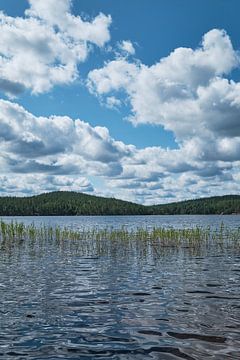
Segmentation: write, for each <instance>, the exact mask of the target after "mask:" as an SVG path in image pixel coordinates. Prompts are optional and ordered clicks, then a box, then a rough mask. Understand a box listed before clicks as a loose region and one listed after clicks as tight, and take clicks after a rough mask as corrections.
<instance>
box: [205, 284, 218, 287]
mask: <svg viewBox="0 0 240 360" xmlns="http://www.w3.org/2000/svg"><path fill="white" fill-rule="evenodd" d="M206 286H208V287H220V286H222V284H206Z"/></svg>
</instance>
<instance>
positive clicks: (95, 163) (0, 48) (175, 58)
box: [0, 0, 240, 204]
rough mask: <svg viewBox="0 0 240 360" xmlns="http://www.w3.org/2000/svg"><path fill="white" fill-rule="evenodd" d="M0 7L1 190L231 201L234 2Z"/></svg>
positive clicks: (31, 2) (236, 68)
mask: <svg viewBox="0 0 240 360" xmlns="http://www.w3.org/2000/svg"><path fill="white" fill-rule="evenodd" d="M0 10H1V12H0V34H1V36H0V169H1V172H0V196H8V195H14V196H15V195H17V196H29V195H35V194H39V193H43V192H49V191H57V190H69V191H80V192H85V193H88V194H93V195H100V196H107V197H109V196H110V197H115V198H120V199H124V200H128V201H134V202H138V203H143V204H158V203H166V202H173V201H180V200H185V199H193V198H199V197H207V196H215V195H225V194H239V193H240V191H239V188H240V187H239V185H240V167H239V165H240V55H239V47H240V36H239V33H240V32H239V19H238V18H239V15H238V14H239V11H240V3H239V1H238V0H211V1H209V0H201V1H199V0H169V1H163V0H131V1H116V0H72V1H71V0H41V1H39V0H8V1H6V0H0Z"/></svg>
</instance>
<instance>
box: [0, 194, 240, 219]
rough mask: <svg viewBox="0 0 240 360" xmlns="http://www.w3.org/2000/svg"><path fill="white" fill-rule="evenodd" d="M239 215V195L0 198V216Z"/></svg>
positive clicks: (55, 195) (48, 195)
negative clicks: (143, 200) (162, 199)
mask: <svg viewBox="0 0 240 360" xmlns="http://www.w3.org/2000/svg"><path fill="white" fill-rule="evenodd" d="M233 213H238V214H240V195H225V196H217V197H210V198H201V199H196V200H187V201H182V202H175V203H170V204H163V205H154V206H143V205H139V204H135V203H131V202H127V201H123V200H117V199H113V198H103V197H99V196H93V195H87V194H82V193H76V192H67V191H59V192H52V193H47V194H41V195H37V196H31V197H0V216H14V215H16V216H17V215H158V214H160V215H167V214H233Z"/></svg>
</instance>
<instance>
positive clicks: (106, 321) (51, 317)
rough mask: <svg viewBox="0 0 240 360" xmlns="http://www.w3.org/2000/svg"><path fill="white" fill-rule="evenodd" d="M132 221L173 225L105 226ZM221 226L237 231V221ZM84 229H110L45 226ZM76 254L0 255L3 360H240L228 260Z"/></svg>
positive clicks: (139, 251) (175, 254)
mask: <svg viewBox="0 0 240 360" xmlns="http://www.w3.org/2000/svg"><path fill="white" fill-rule="evenodd" d="M114 218H115V217H114ZM138 218H141V219H142V222H141V225H143V223H144V224H146V226H152V225H153V224H156V221H157V222H158V225H159V221H162V224H161V225H160V226H163V225H164V226H165V225H166V224H169V226H176V225H177V219H176V217H174V218H173V220H172V222H171V218H170V217H166V218H165V217H150V218H151V219H146V218H144V217H134V219H132V218H130V217H127V218H125V219H124V217H117V220H116V219H115V221H116V222H114V224H117V226H122V224H123V223H124V225H127V224H130V226H135V224H136V223H138ZM194 218H195V219H196V222H197V221H198V224H202V223H203V221H204V223H205V224H206V223H208V222H209V223H208V225H209V224H210V222H212V221H219V224H220V223H221V220H222V217H219V218H221V219H218V218H216V217H209V218H208V219H207V217H206V218H204V220H202V217H200V218H199V219H197V217H194ZM224 218H225V217H224ZM226 218H227V219H228V220H227V221H230V222H231V223H232V224H233V225H232V226H238V223H237V221H236V219H237V218H238V220H239V217H237V216H236V217H226ZM24 219H25V221H30V222H32V218H31V219H29V218H27V219H26V218H24ZM164 219H165V220H164ZM59 220H60V221H59ZM85 220H86V221H87V222H88V223H89V222H90V223H91V224H93V223H94V226H96V225H97V226H103V225H104V227H105V226H106V222H107V225H108V226H109V225H110V224H112V221H113V220H114V219H113V217H110V219H107V220H106V221H105V222H104V220H105V219H103V218H101V220H100V221H99V218H98V222H96V221H97V219H95V218H92V219H91V218H88V217H84V218H82V217H81V218H76V217H69V218H59V217H57V218H50V219H47V218H46V219H45V221H46V222H51V223H52V224H55V223H56V222H57V221H58V224H59V223H60V225H63V224H64V222H65V224H66V222H67V225H66V226H76V227H78V226H79V227H80V226H83V223H84V221H85ZM36 221H40V222H42V221H43V218H40V219H39V218H34V222H35V224H36ZM61 221H62V222H61ZM139 221H140V220H139ZM164 221H165V223H163V222H164ZM187 221H189V224H190V223H191V225H193V218H192V219H189V220H188V218H187V217H181V221H179V220H178V225H179V227H180V226H182V225H183V222H185V223H186V222H187ZM40 222H39V223H40ZM103 223H104V224H103ZM74 224H76V225H74ZM214 224H215V225H216V222H215V223H214ZM139 225H140V224H139ZM85 250H86V251H84V249H82V248H81V251H79V250H76V249H74V248H72V247H71V246H68V245H67V244H66V246H64V247H57V246H56V245H54V244H51V243H49V244H48V246H46V245H43V246H42V247H39V248H34V247H29V248H26V247H24V246H23V247H21V246H20V247H19V248H14V249H8V250H5V251H2V252H1V253H0V291H1V302H0V324H1V326H0V357H1V358H2V359H4V360H5V359H6V360H10V359H14V360H33V359H34V360H40V359H41V360H43V359H48V360H49V359H51V360H53V359H54V360H56V359H76V360H77V359H83V360H84V359H166V360H168V359H189V360H191V359H201V360H205V359H216V360H221V359H238V360H239V359H240V254H239V253H238V252H237V251H236V250H235V251H233V250H227V251H224V252H221V251H218V252H214V251H212V252H210V253H198V252H197V251H195V252H194V251H190V250H188V249H182V250H181V251H174V250H172V249H165V250H164V251H162V253H161V254H156V253H155V252H154V251H153V249H151V248H145V247H144V246H142V245H141V244H138V243H135V242H134V243H133V244H132V246H131V245H128V244H126V247H125V248H124V247H123V246H122V245H121V246H119V245H118V244H117V243H111V242H110V241H109V242H107V243H106V244H105V247H104V251H103V250H102V248H101V249H99V248H98V247H97V246H96V247H93V248H89V249H85Z"/></svg>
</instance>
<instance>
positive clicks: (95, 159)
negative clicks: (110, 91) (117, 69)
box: [0, 100, 132, 175]
mask: <svg viewBox="0 0 240 360" xmlns="http://www.w3.org/2000/svg"><path fill="white" fill-rule="evenodd" d="M0 140H1V141H0V149H1V155H0V157H1V159H2V160H1V161H2V166H3V168H4V167H5V169H9V170H11V171H12V172H19V173H34V172H36V173H41V172H43V173H44V172H45V173H53V174H69V173H75V174H77V173H78V174H82V173H84V172H86V171H87V172H88V174H91V173H96V171H98V174H99V175H104V174H107V175H110V174H112V175H116V174H119V173H121V171H122V167H121V159H122V158H123V157H125V156H128V155H129V154H130V153H131V151H132V150H131V146H127V145H125V144H123V143H122V142H119V141H115V140H114V139H113V138H111V136H110V135H109V132H108V130H107V129H106V128H104V127H99V126H97V127H91V126H90V125H89V124H88V123H86V122H84V121H82V120H80V119H77V120H73V119H71V118H69V117H67V116H65V117H64V116H52V117H49V118H46V117H36V116H34V115H32V114H30V113H29V112H27V111H26V110H25V109H24V108H23V107H21V106H19V105H18V104H16V103H12V102H9V101H5V100H0ZM4 164H5V165H4Z"/></svg>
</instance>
